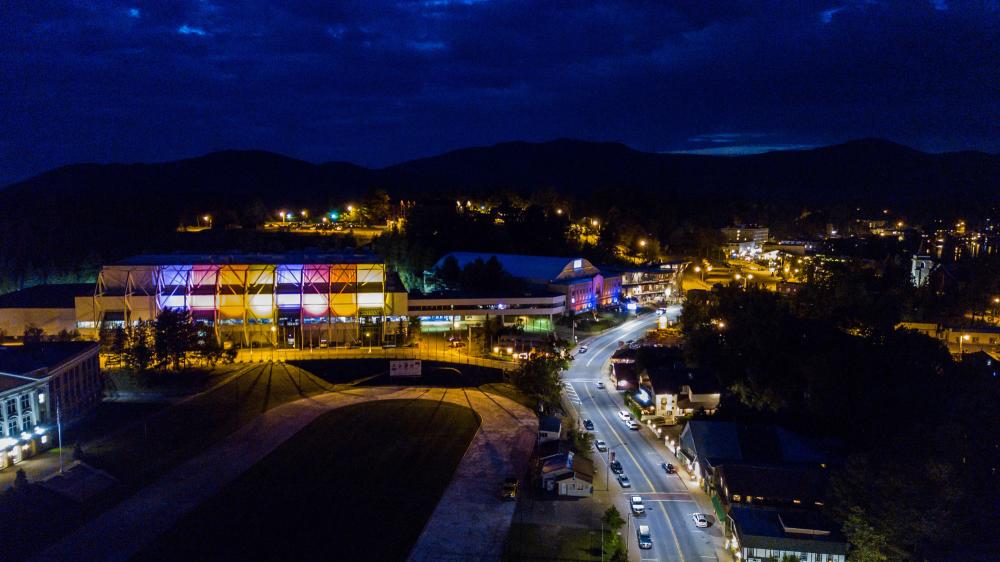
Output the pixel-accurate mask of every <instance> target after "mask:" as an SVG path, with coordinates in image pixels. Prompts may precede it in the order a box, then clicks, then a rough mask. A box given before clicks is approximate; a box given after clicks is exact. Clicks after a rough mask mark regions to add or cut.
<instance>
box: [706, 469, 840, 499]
mask: <svg viewBox="0 0 1000 562" xmlns="http://www.w3.org/2000/svg"><path fill="white" fill-rule="evenodd" d="M828 476H829V475H828V473H827V471H825V470H823V469H821V468H819V467H813V466H787V465H786V466H777V465H762V464H743V463H734V464H725V465H722V466H720V467H719V479H720V480H721V481H722V483H723V485H724V486H725V488H726V491H727V492H728V493H729V494H740V495H742V496H755V497H762V498H766V499H771V500H787V501H789V502H790V501H792V500H800V501H801V502H802V503H804V504H813V503H814V502H817V501H823V500H824V498H825V497H826V483H827V480H828Z"/></svg>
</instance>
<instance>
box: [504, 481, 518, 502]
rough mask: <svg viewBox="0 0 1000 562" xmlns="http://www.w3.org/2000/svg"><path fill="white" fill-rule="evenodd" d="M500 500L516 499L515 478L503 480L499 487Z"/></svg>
mask: <svg viewBox="0 0 1000 562" xmlns="http://www.w3.org/2000/svg"><path fill="white" fill-rule="evenodd" d="M500 499H502V500H515V499H517V478H515V477H513V476H510V477H508V478H505V479H504V481H503V484H501V485H500Z"/></svg>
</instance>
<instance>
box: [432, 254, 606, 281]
mask: <svg viewBox="0 0 1000 562" xmlns="http://www.w3.org/2000/svg"><path fill="white" fill-rule="evenodd" d="M449 256H451V257H454V258H455V260H456V261H457V262H458V267H462V268H464V267H465V266H466V265H467V264H469V263H472V262H474V261H476V260H477V259H479V260H483V261H484V262H486V261H489V259H490V258H491V257H496V259H497V261H498V262H500V265H502V266H503V268H504V270H506V271H507V273H510V274H511V275H513V276H514V277H519V278H521V279H527V280H530V281H535V282H550V281H555V280H557V279H560V278H567V277H579V276H588V277H592V276H593V275H594V274H595V273H598V271H597V268H596V267H594V266H593V265H592V264H591V263H590V262H589V261H587V260H585V259H583V258H572V257H556V256H523V255H518V254H497V253H492V252H452V253H450V254H447V255H445V256H444V257H442V258H441V259H440V260H438V262H437V263H436V264H434V266H435V267H441V266H442V265H443V264H444V261H445V260H446V259H448V257H449ZM578 260H579V265H580V267H579V268H576V267H573V266H574V265H575V264H576V262H577V261H578ZM566 270H569V271H572V272H579V273H580V275H575V274H572V273H571V274H569V275H566V274H565V272H566Z"/></svg>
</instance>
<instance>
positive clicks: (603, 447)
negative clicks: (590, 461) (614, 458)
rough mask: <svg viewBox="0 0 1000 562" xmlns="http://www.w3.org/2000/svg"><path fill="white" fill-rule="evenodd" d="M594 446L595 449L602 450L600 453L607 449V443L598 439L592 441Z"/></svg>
mask: <svg viewBox="0 0 1000 562" xmlns="http://www.w3.org/2000/svg"><path fill="white" fill-rule="evenodd" d="M594 447H596V448H597V450H598V451H600V452H602V453H603V452H605V451H607V450H608V444H607V443H605V442H604V441H602V440H600V439H598V440H597V441H594Z"/></svg>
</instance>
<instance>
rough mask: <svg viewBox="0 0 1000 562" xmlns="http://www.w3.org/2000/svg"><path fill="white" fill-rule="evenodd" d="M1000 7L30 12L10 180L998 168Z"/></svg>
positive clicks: (173, 6) (113, 6)
mask: <svg viewBox="0 0 1000 562" xmlns="http://www.w3.org/2000/svg"><path fill="white" fill-rule="evenodd" d="M998 44H1000V7H998V2H997V1H996V0H992V1H991V0H980V1H964V2H962V1H956V0H948V1H944V0H933V1H931V0H928V1H923V0H902V1H897V2H892V1H888V0H885V1H877V0H831V1H818V0H802V1H800V2H791V3H789V2H780V3H779V2H751V1H748V0H747V1H743V0H730V1H713V2H705V1H703V0H691V1H677V2H669V3H668V2H656V1H639V0H635V1H629V0H617V1H605V2H578V1H569V0H549V1H546V2H528V1H524V2H511V1H505V0H399V1H396V2H377V1H375V0H359V1H354V0H343V1H337V2H327V1H319V0H317V1H315V2H306V1H301V0H299V1H296V0H290V1H286V2H275V3H264V2H254V1H251V0H244V1H241V2H229V1H222V0H213V1H208V0H204V1H203V0H189V1H172V2H140V1H136V2H132V3H129V2H125V3H121V2H62V3H51V2H27V1H25V2H12V3H7V4H6V5H5V7H4V9H3V12H2V15H0V45H2V46H0V84H3V86H2V91H3V94H4V95H2V96H0V133H2V134H0V182H5V181H9V180H13V179H16V178H21V177H25V176H27V175H30V174H33V173H37V172H40V171H43V170H45V169H47V168H50V167H53V166H56V165H59V164H64V163H69V162H75V161H141V160H164V159H172V158H177V157H183V156H190V155H195V154H200V153H204V152H207V151H211V150H216V149H221V148H262V149H268V150H275V151H279V152H283V153H286V154H289V155H292V156H297V157H300V158H305V159H308V160H313V161H325V160H333V159H336V160H351V161H356V162H359V163H364V164H369V165H384V164H388V163H393V162H397V161H400V160H403V159H407V158H412V157H417V156H422V155H427V154H432V153H435V152H438V151H442V150H447V149H450V148H455V147H460V146H465V145H471V144H488V143H493V142H498V141H503V140H510V139H528V140H543V139H550V138H555V137H579V138H586V139H595V140H618V141H623V142H625V143H627V144H630V145H632V146H635V147H637V148H640V149H645V150H657V151H663V150H706V149H709V150H713V151H716V152H726V153H732V152H735V151H740V150H760V149H762V148H768V147H782V146H807V145H817V144H824V143H830V142H837V141H842V140H846V139H849V138H855V137H862V136H878V137H886V138H890V139H893V140H896V141H899V142H903V143H906V144H910V145H913V146H916V147H918V148H923V149H927V150H952V149H966V148H973V149H981V150H988V151H997V150H1000V137H998V135H997V134H996V123H997V122H1000V110H998V108H1000V49H998V48H997V45H998Z"/></svg>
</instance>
